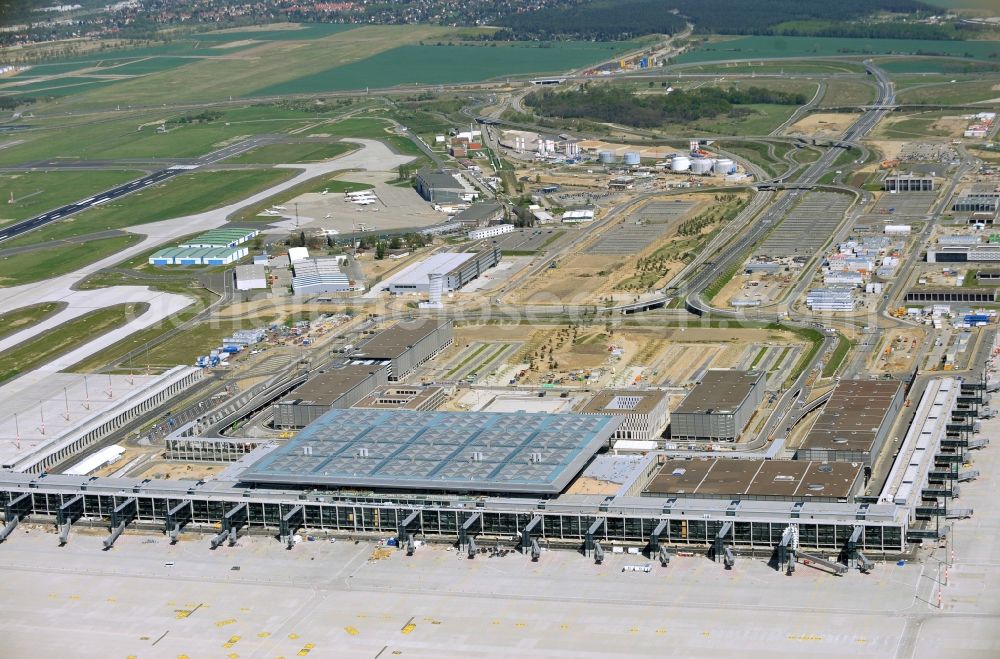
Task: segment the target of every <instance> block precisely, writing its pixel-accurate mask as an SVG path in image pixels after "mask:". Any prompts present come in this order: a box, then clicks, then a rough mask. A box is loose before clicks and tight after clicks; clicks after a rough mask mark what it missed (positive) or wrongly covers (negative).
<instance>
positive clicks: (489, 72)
mask: <svg viewBox="0 0 1000 659" xmlns="http://www.w3.org/2000/svg"><path fill="white" fill-rule="evenodd" d="M635 47H636V45H635V44H634V43H630V42H616V43H591V42H575V41H569V42H557V43H553V44H535V43H531V44H515V45H508V44H504V45H497V46H490V45H475V46H469V45H453V46H449V45H408V46H400V47H399V48H394V49H393V50H389V51H386V52H383V53H379V54H377V55H373V56H371V57H369V58H367V59H362V60H359V61H356V62H352V63H350V64H343V65H339V66H334V67H331V68H329V69H326V70H324V71H320V72H316V73H313V74H310V75H306V76H302V77H299V78H295V79H293V80H288V81H286V82H282V83H279V84H275V85H272V86H270V87H265V88H263V89H259V90H258V93H260V94H306V93H316V92H324V91H343V90H351V89H366V88H372V89H380V88H385V87H397V86H400V85H404V84H413V85H418V84H424V85H437V84H447V83H457V82H477V81H480V80H487V79H490V78H496V77H499V76H504V75H523V74H529V73H552V72H561V71H566V70H569V69H574V68H579V67H583V66H587V65H589V64H595V63H597V62H600V61H602V60H606V59H611V58H613V57H615V56H616V55H617V54H619V53H622V52H626V51H628V50H633V49H635ZM404 62H405V63H406V64H405V66H401V63H404Z"/></svg>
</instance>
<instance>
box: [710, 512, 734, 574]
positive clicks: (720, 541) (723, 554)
mask: <svg viewBox="0 0 1000 659" xmlns="http://www.w3.org/2000/svg"><path fill="white" fill-rule="evenodd" d="M732 532H733V523H732V522H723V523H722V527H721V528H720V529H719V532H718V533H716V534H715V540H714V541H713V542H712V560H714V561H716V562H717V561H718V560H719V559H720V558H721V559H722V561H723V564H724V565H725V567H726V569H727V570H730V569H732V567H733V566H734V565H735V564H736V557H735V556H734V555H733V552H732V551H731V550H730V549H729V547H727V546H726V536H727V535H730V534H731V533H732Z"/></svg>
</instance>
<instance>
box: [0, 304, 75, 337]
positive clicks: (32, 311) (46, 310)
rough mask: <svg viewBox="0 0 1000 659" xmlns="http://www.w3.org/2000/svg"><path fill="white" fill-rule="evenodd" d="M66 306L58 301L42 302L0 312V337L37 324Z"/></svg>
mask: <svg viewBox="0 0 1000 659" xmlns="http://www.w3.org/2000/svg"><path fill="white" fill-rule="evenodd" d="M64 306H66V305H65V304H64V303H60V302H42V303H41V304H33V305H31V306H30V307H21V308H20V309H15V310H14V311H8V312H6V313H3V314H0V339H2V338H4V337H7V336H10V335H11V334H14V333H15V332H20V331H21V330H23V329H24V328H25V327H28V326H30V325H37V324H38V323H40V322H42V321H43V320H45V319H46V318H49V317H50V316H52V315H53V314H54V313H56V312H57V311H59V310H60V309H62V308H63V307H64Z"/></svg>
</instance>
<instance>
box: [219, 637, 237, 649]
mask: <svg viewBox="0 0 1000 659" xmlns="http://www.w3.org/2000/svg"><path fill="white" fill-rule="evenodd" d="M239 642H240V637H239V636H230V637H229V640H228V641H226V642H225V643H223V644H222V647H224V648H231V647H233V646H234V645H236V644H237V643H239Z"/></svg>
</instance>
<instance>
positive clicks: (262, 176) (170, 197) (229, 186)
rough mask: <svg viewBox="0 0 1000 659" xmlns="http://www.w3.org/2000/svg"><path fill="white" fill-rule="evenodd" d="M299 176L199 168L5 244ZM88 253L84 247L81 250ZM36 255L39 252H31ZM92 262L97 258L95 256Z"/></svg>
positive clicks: (181, 207) (207, 202)
mask: <svg viewBox="0 0 1000 659" xmlns="http://www.w3.org/2000/svg"><path fill="white" fill-rule="evenodd" d="M294 175H295V171H294V170H289V169H273V170H272V169H264V170H257V169H248V170H227V171H218V172H196V173H193V174H183V175H181V176H177V177H174V178H172V179H168V180H167V181H166V182H164V183H161V184H160V185H157V186H155V187H153V188H152V189H147V190H144V191H142V192H136V193H133V194H131V195H128V196H126V197H122V198H121V199H120V200H115V201H113V202H109V203H107V204H105V205H103V206H100V207H98V208H92V209H90V210H87V211H84V212H83V213H80V214H79V215H76V216H74V217H71V218H68V219H66V220H63V221H60V222H56V223H54V224H51V225H49V226H47V227H45V228H43V229H39V230H37V231H32V232H31V233H28V234H25V235H24V236H22V237H20V238H16V239H14V240H11V241H9V242H6V243H4V247H18V246H21V245H34V244H38V243H41V242H45V241H48V240H56V239H60V238H69V237H73V236H81V235H84V234H88V233H93V232H95V231H104V230H107V229H124V228H126V227H131V226H137V225H140V224H148V223H150V222H158V221H160V220H168V219H172V218H175V217H181V216H184V215H190V214H193V213H200V212H202V211H207V210H210V209H212V208H219V207H220V206H225V205H227V204H230V203H233V202H236V201H239V200H240V199H243V198H245V197H247V196H248V195H250V194H253V193H254V192H257V191H259V190H262V189H265V188H267V187H270V186H272V185H275V184H277V183H279V182H281V181H283V180H286V179H288V178H291V177H292V176H294ZM80 251H81V252H84V253H85V250H80ZM32 253H33V254H37V252H32ZM91 260H93V259H91Z"/></svg>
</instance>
